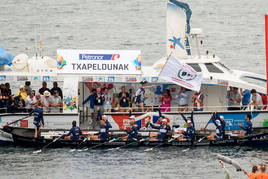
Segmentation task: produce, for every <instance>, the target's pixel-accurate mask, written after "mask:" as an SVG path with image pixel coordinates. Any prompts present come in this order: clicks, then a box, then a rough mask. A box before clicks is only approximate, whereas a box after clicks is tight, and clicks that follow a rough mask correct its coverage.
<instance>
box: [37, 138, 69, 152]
mask: <svg viewBox="0 0 268 179" xmlns="http://www.w3.org/2000/svg"><path fill="white" fill-rule="evenodd" d="M63 136H64V134H63V135H61V136H60V137H57V138H55V139H54V140H53V141H52V142H49V143H48V144H47V145H45V146H44V147H42V148H41V149H40V150H37V151H34V152H33V154H37V153H41V152H42V150H44V149H45V148H47V147H48V146H49V145H51V144H52V143H54V142H56V141H58V140H59V139H60V138H61V137H63Z"/></svg>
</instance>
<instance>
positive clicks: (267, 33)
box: [265, 14, 268, 94]
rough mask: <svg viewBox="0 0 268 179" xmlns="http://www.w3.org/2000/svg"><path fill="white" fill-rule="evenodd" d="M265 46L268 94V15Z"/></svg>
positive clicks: (267, 88) (267, 90) (267, 89)
mask: <svg viewBox="0 0 268 179" xmlns="http://www.w3.org/2000/svg"><path fill="white" fill-rule="evenodd" d="M265 44H266V94H268V81H267V80H268V15H267V14H266V15H265Z"/></svg>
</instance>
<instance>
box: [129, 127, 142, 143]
mask: <svg viewBox="0 0 268 179" xmlns="http://www.w3.org/2000/svg"><path fill="white" fill-rule="evenodd" d="M138 132H139V127H136V126H132V127H131V129H130V130H126V133H127V134H128V138H127V140H128V141H131V142H132V141H137V140H138Z"/></svg>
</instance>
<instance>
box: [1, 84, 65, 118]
mask: <svg viewBox="0 0 268 179" xmlns="http://www.w3.org/2000/svg"><path fill="white" fill-rule="evenodd" d="M38 103H41V104H42V108H43V110H44V112H55V113H57V112H60V111H62V90H61V89H60V88H59V87H58V83H57V82H54V83H53V88H51V89H49V88H47V83H46V82H43V83H42V87H41V88H40V89H39V90H38V92H36V91H35V90H33V89H32V88H31V82H30V81H26V82H25V84H24V85H21V86H20V87H19V91H18V92H17V93H16V94H14V93H12V91H11V89H10V84H9V83H5V84H1V85H0V113H20V112H30V111H32V110H33V109H34V107H35V106H36V105H37V104H38Z"/></svg>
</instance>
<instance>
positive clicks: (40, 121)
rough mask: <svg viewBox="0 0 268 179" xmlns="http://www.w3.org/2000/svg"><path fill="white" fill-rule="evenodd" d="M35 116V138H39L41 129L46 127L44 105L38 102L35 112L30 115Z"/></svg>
mask: <svg viewBox="0 0 268 179" xmlns="http://www.w3.org/2000/svg"><path fill="white" fill-rule="evenodd" d="M32 114H33V115H34V121H33V124H34V125H35V131H34V138H37V137H38V136H39V134H40V127H42V126H43V127H44V125H45V124H44V118H43V109H42V103H40V102H38V103H37V105H36V106H35V108H34V110H33V111H32V112H30V114H29V115H32Z"/></svg>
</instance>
